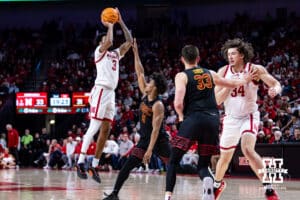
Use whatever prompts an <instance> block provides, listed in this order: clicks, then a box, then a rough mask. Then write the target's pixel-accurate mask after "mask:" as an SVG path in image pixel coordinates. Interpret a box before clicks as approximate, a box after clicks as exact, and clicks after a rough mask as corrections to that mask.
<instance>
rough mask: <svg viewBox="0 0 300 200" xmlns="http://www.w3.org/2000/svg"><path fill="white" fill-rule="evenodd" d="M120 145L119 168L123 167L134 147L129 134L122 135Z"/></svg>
mask: <svg viewBox="0 0 300 200" xmlns="http://www.w3.org/2000/svg"><path fill="white" fill-rule="evenodd" d="M119 147H120V148H119V155H120V157H119V162H118V169H121V168H122V166H123V165H124V163H125V162H126V160H127V157H128V155H129V152H130V150H131V148H132V147H133V142H132V141H131V140H129V137H128V134H121V135H120V141H119Z"/></svg>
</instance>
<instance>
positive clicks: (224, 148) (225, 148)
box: [220, 145, 237, 150]
mask: <svg viewBox="0 0 300 200" xmlns="http://www.w3.org/2000/svg"><path fill="white" fill-rule="evenodd" d="M236 147H237V145H234V146H230V147H221V146H220V149H223V150H229V149H235V148H236Z"/></svg>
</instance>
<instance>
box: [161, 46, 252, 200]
mask: <svg viewBox="0 0 300 200" xmlns="http://www.w3.org/2000/svg"><path fill="white" fill-rule="evenodd" d="M199 60H200V57H199V50H198V48H197V47H196V46H193V45H186V46H185V47H184V48H183V49H182V51H181V62H182V63H183V64H184V66H185V70H184V71H183V72H180V73H178V74H177V75H176V77H175V99H174V107H175V110H176V112H177V114H178V118H179V123H180V127H179V132H178V134H177V135H176V136H175V137H174V138H173V140H172V142H171V143H172V151H171V157H170V162H169V166H168V170H167V183H166V194H165V200H170V199H171V195H172V192H173V189H174V186H175V182H176V165H178V164H179V162H180V160H181V158H182V156H183V155H184V154H185V152H186V151H187V150H188V149H189V148H190V146H191V145H192V144H193V143H194V142H195V141H197V142H198V154H199V161H198V167H197V168H198V175H199V177H200V179H201V180H203V188H204V190H203V196H202V199H205V200H213V199H214V195H213V177H212V175H211V174H210V172H209V169H208V166H209V164H210V159H211V155H214V154H215V152H216V150H217V144H218V135H219V120H220V117H219V111H218V108H217V103H216V99H215V93H214V88H215V85H220V86H223V87H231V88H234V87H237V86H241V85H244V84H246V83H247V82H249V81H251V77H252V76H250V74H248V75H246V76H245V79H241V80H234V81H232V82H231V81H229V80H226V79H224V78H222V77H220V76H219V75H217V73H215V72H213V71H211V70H208V69H206V68H202V67H198V66H197V64H198V62H199Z"/></svg>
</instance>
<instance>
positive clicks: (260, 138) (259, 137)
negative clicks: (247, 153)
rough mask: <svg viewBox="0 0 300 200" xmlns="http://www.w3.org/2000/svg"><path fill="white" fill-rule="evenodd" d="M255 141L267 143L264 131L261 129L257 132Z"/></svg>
mask: <svg viewBox="0 0 300 200" xmlns="http://www.w3.org/2000/svg"><path fill="white" fill-rule="evenodd" d="M256 143H267V140H266V138H265V133H264V131H263V130H260V131H259V132H258V134H257V140H256Z"/></svg>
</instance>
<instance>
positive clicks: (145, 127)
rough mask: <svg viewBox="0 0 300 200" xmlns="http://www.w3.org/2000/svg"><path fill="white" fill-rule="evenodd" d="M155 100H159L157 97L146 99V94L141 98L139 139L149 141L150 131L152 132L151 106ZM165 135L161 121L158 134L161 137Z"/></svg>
mask: <svg viewBox="0 0 300 200" xmlns="http://www.w3.org/2000/svg"><path fill="white" fill-rule="evenodd" d="M156 101H160V100H159V98H156V99H155V100H153V101H148V98H147V96H146V97H144V98H143V99H142V103H141V104H140V123H141V129H140V134H141V140H147V141H150V138H151V133H152V129H153V127H152V117H153V112H152V106H153V105H154V103H155V102H156ZM163 136H167V133H166V132H165V130H164V127H163V123H162V124H161V127H160V129H159V136H158V138H160V137H163Z"/></svg>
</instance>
